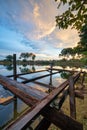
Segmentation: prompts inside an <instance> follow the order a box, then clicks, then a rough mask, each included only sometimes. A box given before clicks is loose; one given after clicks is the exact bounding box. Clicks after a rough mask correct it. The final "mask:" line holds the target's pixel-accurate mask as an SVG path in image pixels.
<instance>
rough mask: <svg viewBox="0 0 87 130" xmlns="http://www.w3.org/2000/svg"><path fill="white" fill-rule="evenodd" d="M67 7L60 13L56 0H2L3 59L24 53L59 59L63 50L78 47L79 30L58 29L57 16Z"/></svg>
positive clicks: (0, 32) (0, 41) (0, 55)
mask: <svg viewBox="0 0 87 130" xmlns="http://www.w3.org/2000/svg"><path fill="white" fill-rule="evenodd" d="M65 8H66V7H65ZM65 8H64V7H63V8H61V9H60V10H57V3H55V1H54V0H0V59H1V58H3V57H5V56H6V55H9V54H13V53H16V54H17V55H20V53H21V52H33V53H35V54H36V59H41V60H42V59H43V60H44V59H46V60H49V59H58V54H59V53H60V51H61V50H62V49H63V48H67V47H74V46H76V44H77V42H78V41H79V37H78V33H77V31H76V30H74V29H73V30H71V29H70V28H68V29H67V30H62V29H61V30H59V28H58V27H56V26H55V25H56V23H55V16H56V15H57V14H60V13H61V12H63V11H64V10H65Z"/></svg>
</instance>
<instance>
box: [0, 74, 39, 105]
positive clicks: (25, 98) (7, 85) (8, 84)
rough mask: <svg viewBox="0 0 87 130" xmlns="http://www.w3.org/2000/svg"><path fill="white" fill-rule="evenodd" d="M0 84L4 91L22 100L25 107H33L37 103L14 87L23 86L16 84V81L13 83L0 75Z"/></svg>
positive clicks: (34, 99)
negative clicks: (8, 91)
mask: <svg viewBox="0 0 87 130" xmlns="http://www.w3.org/2000/svg"><path fill="white" fill-rule="evenodd" d="M0 84H1V85H3V86H4V87H5V88H6V89H8V90H10V91H11V92H12V93H13V94H15V95H16V96H18V97H19V98H20V99H22V100H23V101H24V102H25V103H26V104H27V105H30V106H32V105H34V104H36V103H37V101H38V100H37V99H36V98H34V97H32V96H30V95H29V94H27V93H25V92H23V91H22V90H20V89H19V88H16V87H15V86H18V85H20V86H23V85H22V84H20V83H17V82H16V81H13V80H11V79H9V78H7V77H5V76H1V75H0Z"/></svg>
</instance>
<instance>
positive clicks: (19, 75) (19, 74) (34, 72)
mask: <svg viewBox="0 0 87 130" xmlns="http://www.w3.org/2000/svg"><path fill="white" fill-rule="evenodd" d="M44 71H47V69H43V70H37V71H35V72H28V73H21V74H17V77H18V76H21V75H27V74H33V73H39V72H44ZM7 77H14V75H7Z"/></svg>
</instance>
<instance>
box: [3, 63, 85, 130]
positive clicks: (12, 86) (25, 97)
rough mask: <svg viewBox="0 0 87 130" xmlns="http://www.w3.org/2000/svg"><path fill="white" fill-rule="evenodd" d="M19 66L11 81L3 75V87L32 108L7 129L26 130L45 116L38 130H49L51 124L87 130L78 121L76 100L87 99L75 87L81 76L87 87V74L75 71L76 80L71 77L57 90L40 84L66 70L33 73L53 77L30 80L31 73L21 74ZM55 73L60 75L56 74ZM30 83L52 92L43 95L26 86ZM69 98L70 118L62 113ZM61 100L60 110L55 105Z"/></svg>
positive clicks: (63, 128)
mask: <svg viewBox="0 0 87 130" xmlns="http://www.w3.org/2000/svg"><path fill="white" fill-rule="evenodd" d="M15 63H16V62H14V74H13V75H10V76H7V77H6V76H3V75H0V84H1V85H3V86H4V88H5V89H8V90H9V91H11V92H12V93H13V94H14V95H15V98H16V97H18V98H20V99H21V100H22V101H24V102H25V103H26V104H27V105H29V109H28V110H27V111H26V112H25V113H24V114H22V115H21V116H20V117H18V118H17V119H15V120H14V121H13V122H11V123H9V124H8V125H7V126H6V127H5V130H26V128H27V127H29V126H30V124H31V123H32V121H34V120H35V119H36V118H37V117H38V116H39V115H42V116H43V118H42V119H41V121H40V122H39V124H38V125H37V126H36V128H35V130H47V129H48V128H49V126H50V125H51V123H53V124H55V125H56V126H57V127H59V128H60V129H61V130H83V124H81V123H80V122H77V121H76V103H75V97H78V98H81V99H83V98H84V96H83V95H82V94H81V93H80V91H77V90H76V88H75V83H76V81H77V80H78V79H79V78H80V76H82V78H81V85H82V87H83V82H84V77H85V73H83V72H72V71H71V73H72V76H70V77H69V79H68V80H66V81H64V82H63V83H62V84H61V85H58V86H55V87H54V86H52V85H48V84H45V83H41V82H39V81H37V80H38V79H41V78H44V77H47V76H50V78H52V77H51V76H52V75H54V74H56V73H59V72H60V71H62V70H60V69H56V68H47V69H45V70H39V71H35V72H31V73H39V72H45V71H48V72H49V74H46V75H41V76H37V77H35V78H32V79H28V78H25V77H23V76H24V75H27V74H31V73H24V74H17V73H16V64H15ZM53 70H56V71H55V72H53ZM12 77H13V79H14V80H13V79H12ZM18 78H20V79H22V80H23V81H22V82H18V81H17V79H18ZM29 82H34V83H36V84H39V85H43V86H45V87H46V88H48V90H49V93H48V92H47V93H46V92H42V91H41V90H38V89H36V88H32V87H31V86H28V85H26V83H29ZM60 93H61V94H62V95H61V97H60V98H59V97H58V95H59V94H60ZM67 95H69V100H70V101H69V103H70V116H67V115H65V114H64V113H62V112H61V107H62V104H63V103H64V101H65V99H66V97H67ZM57 99H58V102H57V106H58V108H56V107H55V105H52V102H53V101H54V100H57Z"/></svg>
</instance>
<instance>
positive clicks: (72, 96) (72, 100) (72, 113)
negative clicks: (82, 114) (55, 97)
mask: <svg viewBox="0 0 87 130" xmlns="http://www.w3.org/2000/svg"><path fill="white" fill-rule="evenodd" d="M68 81H69V101H70V103H69V104H70V116H71V117H72V118H74V119H76V103H75V92H74V80H73V77H72V76H70V77H69V80H68Z"/></svg>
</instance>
